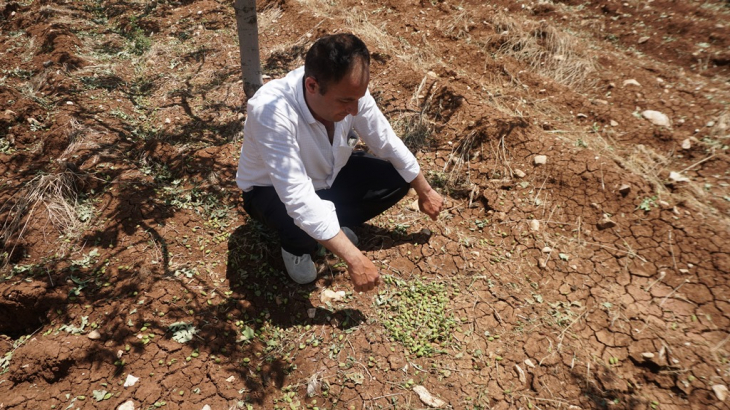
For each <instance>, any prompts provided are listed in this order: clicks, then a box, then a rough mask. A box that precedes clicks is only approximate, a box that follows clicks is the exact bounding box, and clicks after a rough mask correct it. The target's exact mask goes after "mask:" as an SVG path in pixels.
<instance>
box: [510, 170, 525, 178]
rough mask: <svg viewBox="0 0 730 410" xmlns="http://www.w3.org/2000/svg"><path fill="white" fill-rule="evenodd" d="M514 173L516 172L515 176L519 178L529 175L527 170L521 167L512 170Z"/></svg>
mask: <svg viewBox="0 0 730 410" xmlns="http://www.w3.org/2000/svg"><path fill="white" fill-rule="evenodd" d="M512 174H514V176H516V177H517V178H524V177H526V176H527V174H525V171H523V170H521V169H515V170H514V171H512Z"/></svg>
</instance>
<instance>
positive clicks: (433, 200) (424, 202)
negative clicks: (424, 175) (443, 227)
mask: <svg viewBox="0 0 730 410" xmlns="http://www.w3.org/2000/svg"><path fill="white" fill-rule="evenodd" d="M418 208H419V209H420V210H421V212H423V213H425V214H426V215H428V216H430V217H431V219H433V220H434V221H435V220H436V219H438V217H439V214H440V213H441V210H442V209H443V208H444V199H443V198H442V197H441V195H439V193H438V192H436V191H434V190H433V189H431V190H430V191H429V192H427V193H425V194H423V195H420V194H419V195H418Z"/></svg>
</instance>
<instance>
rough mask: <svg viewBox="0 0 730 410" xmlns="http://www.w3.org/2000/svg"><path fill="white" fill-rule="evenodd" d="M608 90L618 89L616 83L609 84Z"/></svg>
mask: <svg viewBox="0 0 730 410" xmlns="http://www.w3.org/2000/svg"><path fill="white" fill-rule="evenodd" d="M608 88H616V83H614V82H613V81H611V82H610V83H608Z"/></svg>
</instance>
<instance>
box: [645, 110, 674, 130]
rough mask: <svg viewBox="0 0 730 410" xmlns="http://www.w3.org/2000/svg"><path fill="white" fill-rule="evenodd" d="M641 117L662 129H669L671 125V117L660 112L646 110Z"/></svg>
mask: <svg viewBox="0 0 730 410" xmlns="http://www.w3.org/2000/svg"><path fill="white" fill-rule="evenodd" d="M641 116H642V117H644V118H646V119H647V120H649V122H651V123H652V124H654V125H658V126H660V127H668V126H669V125H670V123H669V117H667V115H666V114H664V113H661V112H659V111H654V110H645V111H643V112H642V113H641Z"/></svg>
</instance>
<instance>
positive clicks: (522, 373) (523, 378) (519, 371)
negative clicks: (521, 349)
mask: <svg viewBox="0 0 730 410" xmlns="http://www.w3.org/2000/svg"><path fill="white" fill-rule="evenodd" d="M515 370H517V377H518V378H519V379H520V383H522V384H525V383H527V377H526V376H525V371H524V370H522V368H521V367H520V365H519V364H516V363H515Z"/></svg>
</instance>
